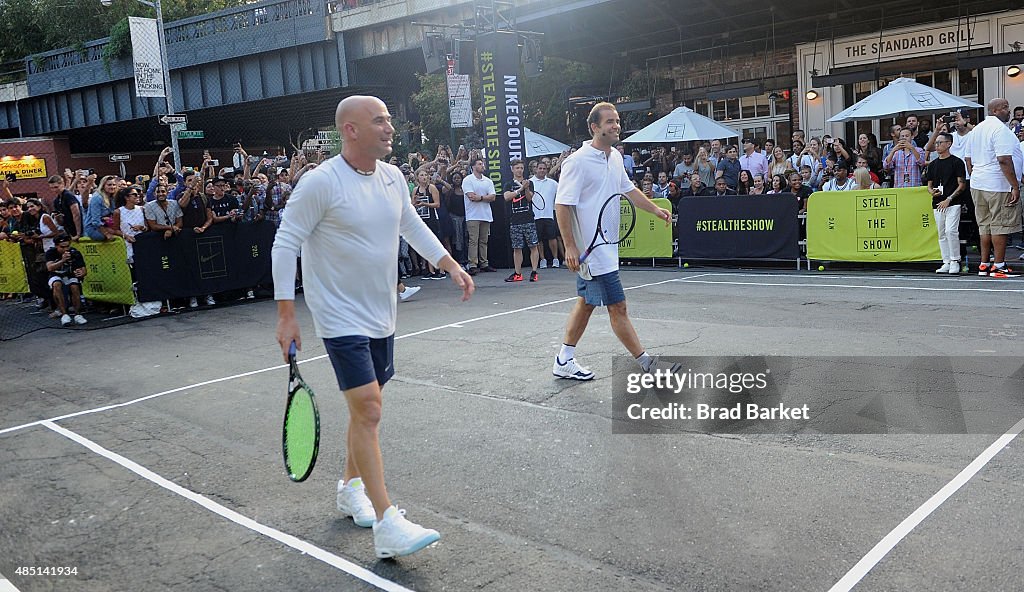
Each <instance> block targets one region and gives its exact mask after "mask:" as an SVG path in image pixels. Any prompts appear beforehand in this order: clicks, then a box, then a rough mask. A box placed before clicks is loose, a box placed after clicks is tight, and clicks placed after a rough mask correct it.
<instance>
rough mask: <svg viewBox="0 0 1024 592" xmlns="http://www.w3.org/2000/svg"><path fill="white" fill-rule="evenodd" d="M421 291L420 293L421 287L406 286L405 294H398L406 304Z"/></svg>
mask: <svg viewBox="0 0 1024 592" xmlns="http://www.w3.org/2000/svg"><path fill="white" fill-rule="evenodd" d="M419 291H420V287H419V286H406V287H405V292H399V293H398V297H399V298H400V299H401V300H402V302H405V301H406V300H408V299H410V298H412V297H413V295H415V294H416V292H419Z"/></svg>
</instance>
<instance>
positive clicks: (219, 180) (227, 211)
mask: <svg viewBox="0 0 1024 592" xmlns="http://www.w3.org/2000/svg"><path fill="white" fill-rule="evenodd" d="M212 183H213V197H212V199H210V202H209V204H207V205H208V206H209V207H210V209H211V210H213V223H214V224H220V223H221V222H238V221H239V220H241V219H242V213H241V212H240V211H239V210H240V207H241V206H239V204H238V198H237V197H235V195H234V194H233V193H227V190H228V180H227V179H225V178H224V177H214V179H213V181H212Z"/></svg>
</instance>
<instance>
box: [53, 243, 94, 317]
mask: <svg viewBox="0 0 1024 592" xmlns="http://www.w3.org/2000/svg"><path fill="white" fill-rule="evenodd" d="M53 244H54V246H53V247H52V248H50V249H49V250H48V251H46V271H47V272H49V274H50V281H49V285H50V289H51V290H53V301H54V302H55V303H56V309H57V310H59V311H60V314H61V317H60V324H61V326H62V327H66V326H68V325H70V324H71V320H72V317H74V321H75V324H78V325H84V324H85V323H86V320H85V317H83V316H82V315H81V314H79V313H78V306H79V304H81V302H82V279H83V278H84V277H85V274H86V269H85V258H84V257H82V254H81V253H79V252H78V249H75V248H74V247H72V246H71V238H69V237H68V235H66V234H62V235H60V236H58V237H57V238H56V239H54V241H53ZM65 286H66V287H67V288H68V293H69V294H68V295H69V296H70V302H68V300H67V299H65V298H64V287H65Z"/></svg>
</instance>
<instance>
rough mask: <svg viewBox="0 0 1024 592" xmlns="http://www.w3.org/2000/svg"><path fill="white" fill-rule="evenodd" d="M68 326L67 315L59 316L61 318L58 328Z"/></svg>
mask: <svg viewBox="0 0 1024 592" xmlns="http://www.w3.org/2000/svg"><path fill="white" fill-rule="evenodd" d="M70 324H71V317H69V316H68V315H61V317H60V326H61V327H67V326H68V325H70Z"/></svg>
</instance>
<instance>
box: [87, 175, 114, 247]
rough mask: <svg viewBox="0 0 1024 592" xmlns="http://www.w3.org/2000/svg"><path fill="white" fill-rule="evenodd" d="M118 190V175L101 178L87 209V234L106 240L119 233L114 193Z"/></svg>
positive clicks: (94, 238) (99, 239)
mask: <svg viewBox="0 0 1024 592" xmlns="http://www.w3.org/2000/svg"><path fill="white" fill-rule="evenodd" d="M117 190H118V183H117V177H115V176H114V175H106V176H105V177H103V178H102V179H100V186H99V189H97V190H96V193H94V194H93V195H92V197H90V198H89V207H88V208H87V209H86V211H85V223H84V229H83V230H84V233H85V236H87V237H89V238H91V239H92V240H97V241H105V240H108V239H109V238H110V237H112V236H115V235H116V234H117V231H116V229H115V228H114V195H115V194H116V193H117Z"/></svg>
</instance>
